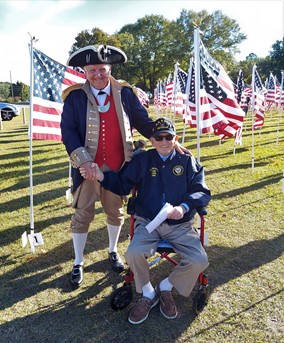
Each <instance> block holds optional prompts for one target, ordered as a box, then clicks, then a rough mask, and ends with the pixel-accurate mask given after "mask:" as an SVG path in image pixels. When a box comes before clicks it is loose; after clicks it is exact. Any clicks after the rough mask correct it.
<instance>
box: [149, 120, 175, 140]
mask: <svg viewBox="0 0 284 343" xmlns="http://www.w3.org/2000/svg"><path fill="white" fill-rule="evenodd" d="M160 133H169V134H171V135H173V136H175V135H176V131H175V127H174V124H173V122H172V121H171V120H170V119H168V118H163V117H162V118H159V119H157V120H156V121H155V122H154V127H153V129H152V136H153V137H156V136H158V135H159V134H160Z"/></svg>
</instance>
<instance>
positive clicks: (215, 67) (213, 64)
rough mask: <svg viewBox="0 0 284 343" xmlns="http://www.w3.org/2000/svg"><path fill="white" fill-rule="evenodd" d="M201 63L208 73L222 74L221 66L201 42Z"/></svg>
mask: <svg viewBox="0 0 284 343" xmlns="http://www.w3.org/2000/svg"><path fill="white" fill-rule="evenodd" d="M200 43H201V45H200V63H201V64H202V65H203V66H204V68H206V69H207V70H208V71H211V72H213V73H214V74H216V75H219V73H220V70H221V68H220V64H219V63H218V62H217V61H216V60H214V58H213V57H212V56H211V55H210V54H209V53H208V51H207V49H206V48H205V46H204V45H203V44H202V42H200Z"/></svg>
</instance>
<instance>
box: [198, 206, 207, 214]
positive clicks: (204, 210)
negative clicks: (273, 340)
mask: <svg viewBox="0 0 284 343" xmlns="http://www.w3.org/2000/svg"><path fill="white" fill-rule="evenodd" d="M196 211H197V213H198V214H199V215H201V216H206V214H207V209H206V207H205V206H201V207H197V208H196Z"/></svg>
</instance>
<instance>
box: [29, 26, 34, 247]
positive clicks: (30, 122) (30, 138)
mask: <svg viewBox="0 0 284 343" xmlns="http://www.w3.org/2000/svg"><path fill="white" fill-rule="evenodd" d="M28 34H29V36H30V42H31V43H30V118H29V143H30V144H29V147H30V154H29V157H30V235H31V237H32V236H33V235H34V209H33V165H32V164H33V162H32V160H33V150H32V149H33V132H32V127H33V125H32V123H33V119H32V118H33V93H34V82H33V81H34V80H33V74H34V64H33V42H34V40H35V37H32V36H31V34H30V33H28ZM31 250H32V252H34V251H35V248H34V245H33V244H31Z"/></svg>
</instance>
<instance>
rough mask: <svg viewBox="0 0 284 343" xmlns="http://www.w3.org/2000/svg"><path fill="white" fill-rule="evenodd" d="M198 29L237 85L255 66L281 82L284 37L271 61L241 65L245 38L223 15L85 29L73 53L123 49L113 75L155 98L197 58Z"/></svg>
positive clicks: (187, 13)
mask: <svg viewBox="0 0 284 343" xmlns="http://www.w3.org/2000/svg"><path fill="white" fill-rule="evenodd" d="M195 27H199V29H200V31H201V32H202V34H201V39H202V41H203V43H204V45H205V46H206V48H207V49H208V50H209V52H210V54H211V56H212V57H214V58H215V59H216V60H217V61H218V62H220V63H221V64H222V65H223V67H224V68H225V69H226V71H227V72H228V74H229V76H230V77H231V79H232V81H234V82H236V80H237V76H238V73H239V70H240V69H242V70H243V73H244V76H245V80H244V81H245V82H246V83H248V84H250V82H251V74H252V67H253V65H254V64H256V65H257V67H258V73H259V75H260V77H261V78H262V80H263V81H264V80H265V79H266V78H267V77H268V76H269V74H270V72H273V74H274V75H276V76H277V77H278V79H280V78H281V70H284V37H283V39H282V40H280V41H276V42H275V43H274V44H273V45H272V49H271V51H270V52H269V55H268V56H267V57H265V58H259V57H258V56H257V55H255V54H254V53H253V52H252V53H251V54H250V55H249V56H247V58H246V59H245V60H244V61H241V62H237V61H236V59H235V57H234V56H235V55H236V53H237V52H239V49H238V46H239V44H240V43H242V42H243V41H244V40H245V39H246V36H245V34H243V33H242V32H241V29H240V26H239V24H238V23H237V22H236V20H234V19H231V18H229V17H228V16H226V15H225V14H223V13H222V12H221V11H215V12H213V13H211V14H210V13H208V12H207V11H205V10H203V11H200V12H194V11H191V10H185V9H184V10H182V11H181V13H180V15H179V17H178V18H177V19H176V20H172V21H170V20H168V19H166V18H165V17H163V16H162V15H147V16H145V17H143V18H141V19H138V20H137V22H136V23H134V24H127V25H124V26H123V27H122V28H121V29H120V30H119V31H117V32H116V33H115V34H113V35H109V34H107V33H106V32H104V31H102V30H101V29H99V28H97V27H95V28H93V29H91V30H83V31H81V32H80V33H79V34H78V35H77V37H75V43H74V44H73V45H72V47H71V50H70V54H71V53H72V52H74V51H76V50H78V49H79V48H82V47H84V46H86V45H93V44H95V45H96V44H109V45H113V46H116V47H120V48H121V49H122V50H123V51H125V53H126V55H127V57H128V62H127V63H126V64H124V65H122V66H115V67H114V69H113V74H114V76H115V77H118V78H121V79H124V80H126V81H128V82H129V83H130V84H134V85H136V86H138V87H140V88H142V89H143V90H150V91H151V93H153V90H154V89H155V87H156V85H157V82H158V81H159V80H163V79H164V78H165V77H166V76H168V75H169V74H170V73H173V70H174V65H175V63H176V62H179V64H180V68H182V69H183V70H185V71H187V69H188V67H189V59H190V58H191V57H192V56H193V50H194V28H195ZM47 54H48V52H47ZM50 57H52V56H50ZM18 84H20V85H21V83H18ZM19 89H21V92H22V93H21V92H20V93H21V94H20V96H21V97H22V99H23V100H24V99H25V98H26V96H28V94H27V95H26V89H25V88H24V87H23V86H21V87H19ZM27 93H28V92H27ZM17 94H18V93H17ZM9 96H11V94H10V95H9ZM0 97H1V89H0Z"/></svg>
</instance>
